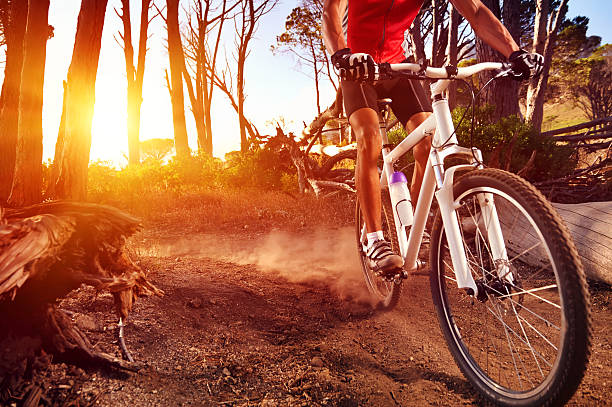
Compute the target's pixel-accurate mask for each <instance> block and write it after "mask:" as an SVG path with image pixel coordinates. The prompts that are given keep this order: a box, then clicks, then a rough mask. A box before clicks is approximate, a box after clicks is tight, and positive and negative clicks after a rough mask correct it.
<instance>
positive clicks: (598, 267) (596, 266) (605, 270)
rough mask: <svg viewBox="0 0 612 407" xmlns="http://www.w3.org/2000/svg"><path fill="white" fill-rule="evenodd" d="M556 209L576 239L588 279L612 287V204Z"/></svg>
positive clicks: (572, 205) (560, 207) (567, 206)
mask: <svg viewBox="0 0 612 407" xmlns="http://www.w3.org/2000/svg"><path fill="white" fill-rule="evenodd" d="M553 206H554V207H555V208H556V209H557V211H558V212H559V215H561V217H562V218H563V221H564V222H565V224H566V226H567V227H568V229H569V231H570V233H571V235H572V238H573V239H574V244H575V245H576V249H577V250H578V254H579V255H580V259H581V260H582V265H583V266H584V271H585V272H586V275H587V277H589V278H591V279H593V280H597V281H603V282H605V283H608V284H612V202H587V203H581V204H559V203H554V204H553Z"/></svg>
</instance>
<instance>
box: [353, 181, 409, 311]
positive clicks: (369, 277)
mask: <svg viewBox="0 0 612 407" xmlns="http://www.w3.org/2000/svg"><path fill="white" fill-rule="evenodd" d="M381 218H382V229H383V233H384V235H385V239H386V240H387V241H388V242H390V243H391V248H392V249H393V251H394V252H395V253H399V246H398V243H397V237H396V235H395V221H394V219H393V212H391V201H390V199H389V196H388V194H384V193H383V194H382V213H381ZM355 220H356V222H355V225H356V228H355V229H356V236H357V251H358V253H359V260H360V262H361V270H362V271H363V275H364V278H365V282H366V285H367V287H368V291H369V292H370V293H371V294H372V296H373V297H374V298H375V299H376V301H377V308H378V309H380V310H384V311H388V310H391V309H393V307H395V306H396V305H397V301H398V300H399V296H400V292H401V280H400V281H399V282H395V281H387V280H385V279H383V278H382V277H380V276H377V275H376V274H374V272H373V271H372V270H371V269H370V267H369V266H368V262H367V258H366V254H365V249H366V246H367V236H366V232H365V221H364V218H363V215H362V213H361V206H360V205H359V200H357V205H356V209H355Z"/></svg>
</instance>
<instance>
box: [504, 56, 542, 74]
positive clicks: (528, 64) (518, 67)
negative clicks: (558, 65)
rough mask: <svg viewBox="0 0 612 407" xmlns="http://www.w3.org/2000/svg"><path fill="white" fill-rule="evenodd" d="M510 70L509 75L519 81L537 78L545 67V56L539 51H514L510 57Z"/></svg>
mask: <svg viewBox="0 0 612 407" xmlns="http://www.w3.org/2000/svg"><path fill="white" fill-rule="evenodd" d="M508 62H509V63H510V68H511V69H510V71H509V72H508V75H509V76H510V77H511V78H512V79H514V80H517V81H520V80H525V79H529V78H535V77H537V76H539V75H540V74H541V73H542V70H543V69H544V57H543V56H542V55H540V54H537V53H535V52H534V53H532V54H530V53H528V52H527V51H524V50H522V49H521V50H518V51H514V52H513V53H512V54H510V56H509V57H508Z"/></svg>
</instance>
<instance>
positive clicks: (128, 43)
mask: <svg viewBox="0 0 612 407" xmlns="http://www.w3.org/2000/svg"><path fill="white" fill-rule="evenodd" d="M121 4H122V11H121V14H119V12H117V15H119V17H120V18H121V21H122V22H123V34H120V35H121V37H122V38H123V53H124V55H125V72H126V76H127V131H128V160H129V164H131V165H133V164H139V163H140V108H141V106H142V83H143V78H144V69H145V58H146V53H147V32H148V29H149V9H150V7H151V0H142V3H141V9H140V37H139V40H138V63H137V67H136V68H134V47H133V46H132V21H131V15H130V1H129V0H121ZM115 11H116V10H115Z"/></svg>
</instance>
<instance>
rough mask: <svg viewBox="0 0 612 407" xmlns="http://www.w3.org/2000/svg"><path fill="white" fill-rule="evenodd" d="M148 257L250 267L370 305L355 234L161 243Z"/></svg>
mask: <svg viewBox="0 0 612 407" xmlns="http://www.w3.org/2000/svg"><path fill="white" fill-rule="evenodd" d="M141 254H149V255H154V256H169V257H177V258H182V257H194V258H211V259H217V260H222V261H227V262H232V263H236V264H240V265H247V264H253V265H255V266H257V268H258V269H260V270H262V271H263V272H268V273H273V274H275V275H278V276H280V277H282V278H285V279H287V280H288V281H290V282H295V283H310V282H312V283H314V282H316V283H320V284H325V285H327V286H328V287H329V288H330V291H331V292H332V293H333V294H334V295H337V296H338V297H339V298H340V299H343V300H353V301H356V302H367V303H369V302H370V301H371V299H370V295H369V293H368V291H367V288H366V286H365V282H364V280H363V275H362V272H361V264H360V262H359V258H358V255H357V249H356V242H355V231H354V229H353V228H350V227H346V228H340V229H319V230H315V231H308V232H287V231H272V232H269V233H268V234H266V235H262V236H261V237H259V238H250V239H246V238H242V239H240V238H238V239H229V238H218V237H216V236H214V235H210V234H206V235H198V236H190V237H189V238H185V239H180V240H178V241H175V242H165V243H161V244H160V245H159V246H158V247H155V248H151V249H150V250H149V253H142V252H141Z"/></svg>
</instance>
